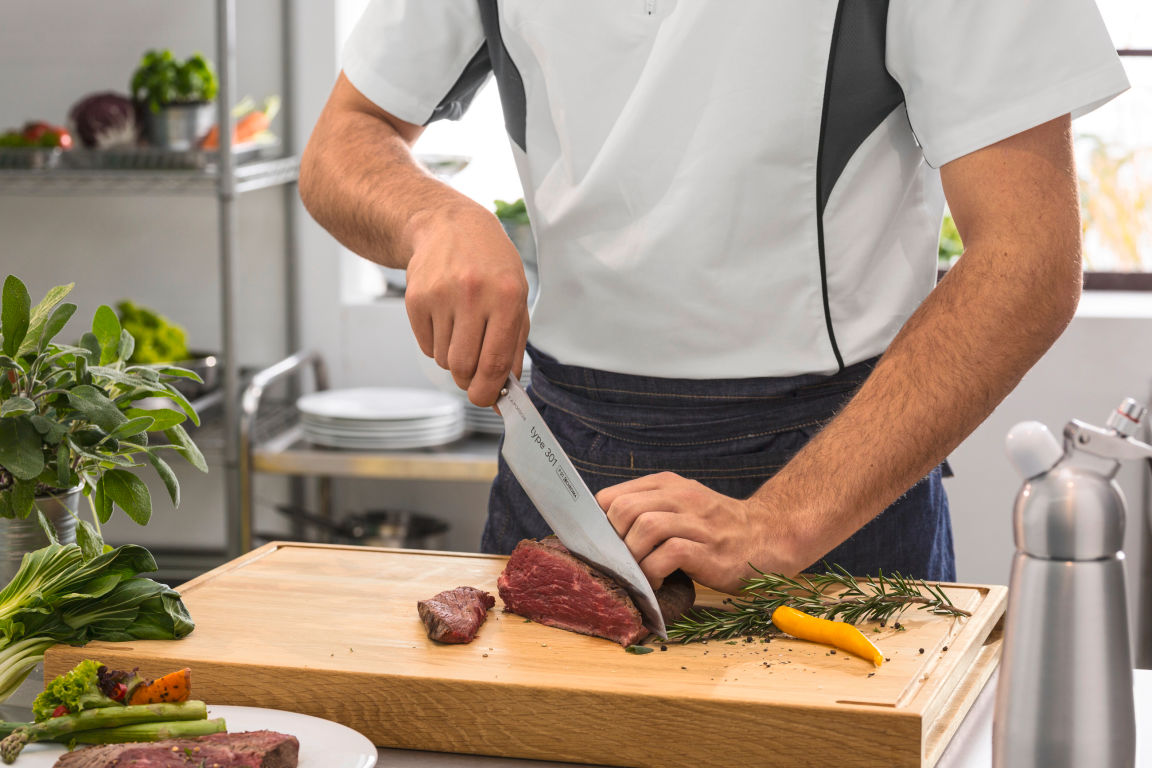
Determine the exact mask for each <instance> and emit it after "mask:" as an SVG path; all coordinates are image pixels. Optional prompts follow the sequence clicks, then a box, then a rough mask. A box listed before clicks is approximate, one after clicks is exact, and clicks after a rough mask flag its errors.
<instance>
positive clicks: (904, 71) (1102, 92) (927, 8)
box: [885, 0, 1128, 167]
mask: <svg viewBox="0 0 1152 768" xmlns="http://www.w3.org/2000/svg"><path fill="white" fill-rule="evenodd" d="M885 61H886V64H887V67H888V71H889V72H890V73H891V74H892V76H893V77H894V78H895V79H896V81H897V82H898V83H900V86H901V87H902V88H903V90H904V100H905V103H906V105H907V107H908V120H909V122H910V123H911V125H912V130H913V132H914V133H915V134H916V139H917V141H919V142H920V146H921V148H922V149H923V152H924V157H925V159H926V160H927V161H928V163H929V164H930V165H932V166H934V167H940V166H941V165H944V164H945V163H947V162H949V161H951V160H955V159H956V158H958V157H961V156H963V155H966V154H968V153H970V152H974V151H976V150H977V149H981V148H983V147H986V146H988V145H990V144H994V143H996V142H997V141H1000V140H1001V139H1006V138H1008V137H1009V136H1013V135H1015V134H1017V133H1020V132H1021V131H1025V130H1027V129H1029V128H1033V127H1035V126H1037V125H1040V124H1041V123H1044V122H1047V121H1049V120H1053V119H1055V118H1057V117H1059V116H1061V115H1065V114H1071V115H1072V116H1073V117H1078V116H1079V115H1082V114H1084V113H1086V112H1090V111H1091V110H1093V109H1095V108H1096V107H1098V106H1100V105H1101V104H1103V103H1104V102H1106V101H1108V100H1109V99H1111V98H1113V97H1115V96H1116V95H1117V94H1119V93H1122V92H1123V91H1124V90H1126V89H1127V88H1128V79H1127V77H1126V76H1125V74H1124V67H1123V65H1122V64H1121V63H1120V58H1119V56H1118V55H1117V54H1116V48H1115V46H1114V45H1113V43H1112V40H1111V39H1110V38H1109V37H1108V31H1107V29H1105V27H1104V21H1103V19H1101V18H1100V12H1099V11H1098V10H1097V8H1096V5H1095V3H1093V2H1092V0H892V3H891V5H890V6H889V10H888V31H887V42H886V54H885Z"/></svg>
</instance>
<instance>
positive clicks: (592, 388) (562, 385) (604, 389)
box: [540, 373, 862, 400]
mask: <svg viewBox="0 0 1152 768" xmlns="http://www.w3.org/2000/svg"><path fill="white" fill-rule="evenodd" d="M540 375H541V376H542V377H543V378H545V379H547V380H548V383H549V384H551V385H552V386H554V387H556V388H558V389H586V390H589V391H591V392H613V393H615V394H621V395H643V396H645V397H670V398H680V399H684V400H784V399H787V398H790V397H793V396H794V395H795V394H796V393H799V392H807V391H809V390H813V389H829V388H833V387H843V386H844V385H845V384H846V383H847V384H851V385H852V386H853V387H857V386H859V385H860V384H861V383H862V382H855V381H854V382H843V381H833V382H820V383H817V384H805V385H804V386H801V387H797V388H796V389H794V390H792V391H791V392H788V393H787V394H783V395H684V394H676V393H672V392H646V391H643V390H635V389H618V388H613V387H595V386H592V385H590V384H576V383H573V382H556V381H553V380H551V379H548V377H547V376H545V375H544V374H543V373H541V374H540Z"/></svg>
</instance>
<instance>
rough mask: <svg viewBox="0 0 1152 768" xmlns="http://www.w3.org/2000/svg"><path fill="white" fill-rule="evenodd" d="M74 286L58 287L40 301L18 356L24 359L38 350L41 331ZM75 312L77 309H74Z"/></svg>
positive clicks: (32, 315) (72, 284)
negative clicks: (53, 311)
mask: <svg viewBox="0 0 1152 768" xmlns="http://www.w3.org/2000/svg"><path fill="white" fill-rule="evenodd" d="M74 285H76V284H75V283H68V284H67V285H58V286H56V287H55V288H53V289H52V290H50V291H48V293H46V294H45V295H44V298H43V299H41V300H40V303H39V304H37V305H36V306H35V307H34V308H33V309H32V313H31V318H30V320H29V323H28V333H27V335H25V336H24V341H23V343H21V344H20V350H19V351H18V352H17V356H19V357H23V356H24V355H27V354H31V353H32V352H33V351H34V350H35V349H36V345H37V344H39V343H40V340H41V339H42V335H41V334H42V330H41V329H42V328H44V327H45V326H44V324H45V322H47V320H48V318H49V316H50V315H51V314H52V310H53V309H55V308H56V305H57V304H59V303H60V302H61V301H63V300H64V297H65V296H67V295H68V294H69V293H71V291H72V287H73V286H74ZM73 310H75V307H73ZM69 314H71V313H69ZM61 327H63V326H61ZM57 332H59V329H57ZM53 335H55V334H53ZM45 343H47V342H45Z"/></svg>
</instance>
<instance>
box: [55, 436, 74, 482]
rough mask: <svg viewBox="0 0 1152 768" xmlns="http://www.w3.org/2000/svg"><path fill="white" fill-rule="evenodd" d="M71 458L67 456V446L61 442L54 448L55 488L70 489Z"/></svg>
mask: <svg viewBox="0 0 1152 768" xmlns="http://www.w3.org/2000/svg"><path fill="white" fill-rule="evenodd" d="M70 458H71V457H70V456H69V454H68V444H67V443H64V442H61V443H60V444H59V445H57V446H56V487H57V488H70V487H71V486H72V483H71V480H72V467H71V465H70V464H69V459H70Z"/></svg>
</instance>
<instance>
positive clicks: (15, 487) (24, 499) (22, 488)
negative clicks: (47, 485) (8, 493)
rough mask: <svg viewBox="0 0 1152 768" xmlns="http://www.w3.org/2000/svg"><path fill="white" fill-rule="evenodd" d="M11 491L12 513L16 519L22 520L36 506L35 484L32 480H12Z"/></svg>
mask: <svg viewBox="0 0 1152 768" xmlns="http://www.w3.org/2000/svg"><path fill="white" fill-rule="evenodd" d="M11 490H12V511H13V512H14V513H15V515H16V517H18V518H20V519H21V520H24V519H25V518H27V517H28V515H29V514H31V512H32V509H33V507H35V506H36V482H35V481H34V480H33V481H28V480H14V481H13V482H12V488H11Z"/></svg>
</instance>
